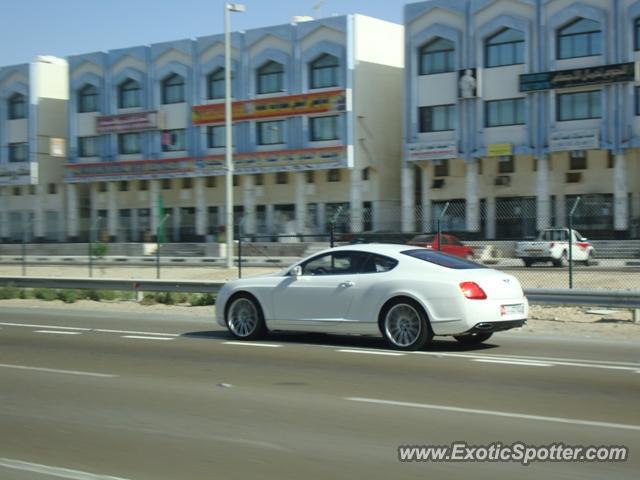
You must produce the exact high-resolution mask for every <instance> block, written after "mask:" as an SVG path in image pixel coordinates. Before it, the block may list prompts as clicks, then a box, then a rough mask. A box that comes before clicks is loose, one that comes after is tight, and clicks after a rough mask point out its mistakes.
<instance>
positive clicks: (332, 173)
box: [327, 168, 340, 182]
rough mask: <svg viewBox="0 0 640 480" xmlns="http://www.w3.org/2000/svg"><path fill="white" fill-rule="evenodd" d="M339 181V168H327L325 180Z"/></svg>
mask: <svg viewBox="0 0 640 480" xmlns="http://www.w3.org/2000/svg"><path fill="white" fill-rule="evenodd" d="M339 181H340V170H338V169H337V168H332V169H331V170H327V182H339Z"/></svg>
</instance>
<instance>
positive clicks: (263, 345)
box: [222, 342, 282, 348]
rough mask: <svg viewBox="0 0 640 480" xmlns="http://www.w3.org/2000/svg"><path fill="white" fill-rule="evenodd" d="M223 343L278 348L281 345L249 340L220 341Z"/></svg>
mask: <svg viewBox="0 0 640 480" xmlns="http://www.w3.org/2000/svg"><path fill="white" fill-rule="evenodd" d="M222 343H223V344H225V345H240V346H243V347H269V348H280V347H282V345H277V344H275V343H250V342H222Z"/></svg>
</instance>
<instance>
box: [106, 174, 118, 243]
mask: <svg viewBox="0 0 640 480" xmlns="http://www.w3.org/2000/svg"><path fill="white" fill-rule="evenodd" d="M117 188H118V184H117V182H108V183H107V209H108V210H107V230H108V232H109V241H110V242H115V241H117V238H118V192H117Z"/></svg>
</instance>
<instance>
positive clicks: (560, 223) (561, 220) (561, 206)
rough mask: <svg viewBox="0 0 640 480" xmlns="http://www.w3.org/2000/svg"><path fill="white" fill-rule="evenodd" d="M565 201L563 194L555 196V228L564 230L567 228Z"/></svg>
mask: <svg viewBox="0 0 640 480" xmlns="http://www.w3.org/2000/svg"><path fill="white" fill-rule="evenodd" d="M565 205H566V199H565V196H564V194H563V193H559V194H558V195H556V225H555V226H556V227H557V228H564V227H566V226H567V207H566V206H565Z"/></svg>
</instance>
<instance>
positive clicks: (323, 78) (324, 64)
mask: <svg viewBox="0 0 640 480" xmlns="http://www.w3.org/2000/svg"><path fill="white" fill-rule="evenodd" d="M337 85H338V59H337V58H336V57H334V56H333V55H329V54H328V53H325V54H323V55H320V56H319V57H318V58H317V59H315V60H314V61H313V62H311V88H327V87H336V86H337Z"/></svg>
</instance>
